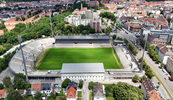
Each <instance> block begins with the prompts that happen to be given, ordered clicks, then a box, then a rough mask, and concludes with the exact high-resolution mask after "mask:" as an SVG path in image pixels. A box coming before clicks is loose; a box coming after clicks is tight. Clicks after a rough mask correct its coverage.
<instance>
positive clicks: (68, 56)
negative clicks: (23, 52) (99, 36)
mask: <svg viewBox="0 0 173 100" xmlns="http://www.w3.org/2000/svg"><path fill="white" fill-rule="evenodd" d="M63 63H103V64H104V68H105V69H120V68H122V65H121V63H120V61H119V59H118V57H117V55H116V53H114V51H113V48H50V49H47V50H45V51H44V52H42V53H41V54H40V55H39V56H38V58H37V60H36V63H35V68H36V69H38V70H58V69H61V68H62V64H63Z"/></svg>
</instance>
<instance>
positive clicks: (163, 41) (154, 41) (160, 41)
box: [147, 34, 167, 46]
mask: <svg viewBox="0 0 173 100" xmlns="http://www.w3.org/2000/svg"><path fill="white" fill-rule="evenodd" d="M166 43H167V39H162V38H155V37H154V36H152V35H150V34H148V39H147V44H148V45H149V46H152V45H155V46H156V45H159V44H162V45H166Z"/></svg>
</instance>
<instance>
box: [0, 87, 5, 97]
mask: <svg viewBox="0 0 173 100" xmlns="http://www.w3.org/2000/svg"><path fill="white" fill-rule="evenodd" d="M5 91H6V90H5V89H2V90H0V98H2V97H4V95H5Z"/></svg>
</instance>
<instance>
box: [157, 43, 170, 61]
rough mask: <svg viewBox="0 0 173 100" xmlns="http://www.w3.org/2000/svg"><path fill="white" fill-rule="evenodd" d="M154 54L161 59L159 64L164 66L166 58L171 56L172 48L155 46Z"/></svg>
mask: <svg viewBox="0 0 173 100" xmlns="http://www.w3.org/2000/svg"><path fill="white" fill-rule="evenodd" d="M155 50H156V52H157V54H158V55H159V57H160V58H161V62H163V63H164V64H166V62H167V59H168V57H170V56H173V48H172V47H167V46H166V45H157V46H156V49H155Z"/></svg>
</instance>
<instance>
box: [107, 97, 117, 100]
mask: <svg viewBox="0 0 173 100" xmlns="http://www.w3.org/2000/svg"><path fill="white" fill-rule="evenodd" d="M107 100H115V99H114V97H107Z"/></svg>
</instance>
